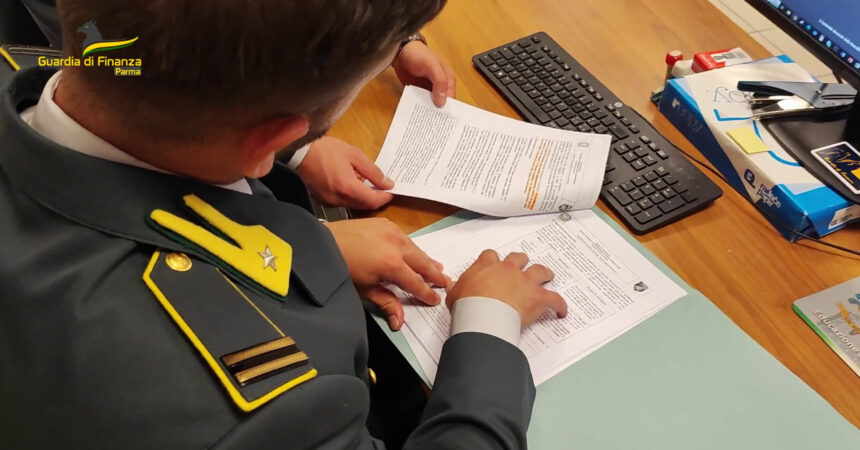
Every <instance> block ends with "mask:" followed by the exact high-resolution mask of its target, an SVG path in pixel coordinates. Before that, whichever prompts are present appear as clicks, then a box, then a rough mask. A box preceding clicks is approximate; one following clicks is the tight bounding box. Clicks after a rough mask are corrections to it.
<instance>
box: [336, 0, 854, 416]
mask: <svg viewBox="0 0 860 450" xmlns="http://www.w3.org/2000/svg"><path fill="white" fill-rule="evenodd" d="M541 30H542V31H546V32H547V33H549V35H550V36H552V37H553V38H554V39H555V40H556V41H558V42H559V44H561V45H562V47H564V48H565V49H566V50H567V51H568V52H569V53H570V54H571V55H573V56H574V57H575V58H577V59H578V60H579V61H580V62H581V63H582V64H583V65H584V66H585V67H586V68H588V70H589V71H590V72H592V73H593V74H594V75H595V76H597V77H598V78H599V79H600V80H601V81H602V82H603V83H604V84H605V85H606V86H607V87H609V88H610V89H612V90H613V91H614V92H615V94H616V95H617V96H618V97H620V98H621V100H622V101H624V102H625V103H627V104H628V105H630V106H631V107H633V108H635V109H636V110H638V111H639V112H640V113H642V114H643V115H644V116H645V117H646V118H647V119H648V120H649V121H650V122H651V123H652V124H654V125H655V127H656V128H657V129H658V130H659V131H660V132H661V133H663V134H664V135H665V136H666V137H667V138H669V140H671V141H672V142H674V143H675V144H676V145H678V146H680V147H681V148H682V149H684V150H686V151H688V152H691V154H694V155H697V156H699V157H700V155H701V154H700V153H699V152H698V150H696V149H695V147H693V145H691V144H690V142H689V141H687V140H686V139H685V138H684V137H683V136H682V135H681V133H679V132H678V131H677V130H676V129H675V128H674V126H672V124H671V123H669V122H668V121H667V120H666V119H665V118H664V117H663V116H662V115H661V114H660V112H659V111H658V110H657V108H656V107H655V106H654V105H652V104H651V103H650V102H649V100H648V96H649V93H650V92H651V90H652V89H654V88H655V87H657V86H659V85H660V84H661V83H662V82H663V76H664V73H665V66H664V64H663V58H664V55H665V54H666V52H667V51H668V50H671V49H676V48H677V49H680V50H682V51H683V52H684V54H685V55H687V56H691V55H692V54H693V53H694V52H697V51H705V50H713V49H719V48H728V47H735V46H741V47H743V48H744V49H745V50H746V51H747V52H749V53H750V54H751V55H752V56H753V57H754V58H763V57H767V56H770V55H769V53H768V52H767V50H765V49H764V48H763V47H761V46H760V45H759V44H758V43H757V42H756V41H754V40H753V39H751V38H750V37H749V36H748V35H747V34H745V33H744V32H743V31H742V30H741V29H740V28H738V27H737V26H736V25H735V24H734V23H732V22H731V21H730V20H729V19H728V18H726V17H725V16H724V15H722V14H721V13H720V12H719V11H718V10H717V9H715V8H714V7H713V6H711V4H710V3H708V2H707V1H706V0H690V1H683V2H679V1H675V0H575V1H574V0H571V1H560V0H528V1H525V0H521V1H514V0H506V1H497V0H459V1H449V2H448V5H447V7H446V8H445V10H444V11H443V12H442V14H441V15H440V16H439V17H438V18H437V19H436V20H435V21H434V22H432V23H431V24H430V25H429V26H428V27H427V28H426V29H425V30H424V34H425V35H426V36H427V38H428V40H429V42H430V45H431V46H432V47H433V49H435V50H436V51H437V52H438V53H440V54H441V55H442V56H443V57H444V58H446V60H447V61H448V62H449V63H450V64H451V66H452V67H453V68H454V71H455V72H456V73H457V77H458V84H457V98H458V99H460V100H463V101H465V102H468V103H471V104H473V105H477V106H479V107H481V108H484V109H487V110H490V111H493V112H496V113H499V114H504V115H507V116H510V117H518V116H517V114H516V113H515V112H514V110H513V109H512V108H511V107H510V106H508V104H507V103H506V102H505V100H504V99H503V98H502V97H501V96H500V95H499V94H497V93H496V92H495V91H494V90H493V88H492V87H491V86H490V85H489V84H488V83H487V82H486V81H485V80H484V79H483V78H482V77H481V75H479V74H478V72H477V71H476V70H475V69H474V68H473V67H472V65H471V58H472V56H473V55H475V54H476V53H479V52H481V51H484V50H488V49H490V48H493V47H496V46H498V45H501V44H504V43H507V42H510V41H513V40H515V39H518V38H520V37H522V36H525V35H527V34H530V33H533V32H536V31H541ZM400 92H401V86H400V84H399V82H398V81H397V78H396V77H395V76H394V74H393V72H391V71H390V70H389V71H388V72H386V73H384V74H382V75H381V76H380V77H378V78H377V79H376V80H374V81H373V82H371V83H370V84H369V85H368V86H367V87H366V88H365V89H364V90H363V91H362V93H361V94H360V95H359V97H358V98H357V99H356V101H355V103H354V105H353V106H352V108H351V109H350V110H349V111H348V112H347V114H346V115H345V116H344V117H343V119H342V120H341V121H340V122H339V123H338V124H337V125H336V126H335V127H334V129H333V130H332V131H331V133H330V134H331V135H333V136H336V137H339V138H341V139H344V140H346V141H348V142H350V143H352V144H355V145H358V146H359V147H361V148H362V149H364V151H365V152H366V153H367V154H368V155H369V156H371V157H372V158H375V157H376V154H377V153H378V151H379V148H380V146H381V145H382V142H383V141H384V139H385V135H386V133H387V131H388V126H389V124H390V122H391V118H392V116H393V114H394V110H395V108H396V106H397V102H398V99H399V97H400ZM705 173H706V174H708V173H707V172H705ZM708 175H710V174H708ZM712 178H714V177H712ZM714 181H716V182H717V184H718V185H719V186H720V187H721V188H722V189H723V192H724V195H723V197H722V198H720V199H718V200H717V201H716V202H715V203H714V204H713V205H711V206H710V207H708V208H707V209H705V210H703V211H700V212H698V213H696V214H694V215H692V216H690V217H687V218H685V219H683V220H681V221H680V222H677V223H675V224H672V225H670V226H667V227H664V228H661V229H659V230H657V231H654V232H652V233H649V234H646V235H644V236H639V237H638V239H639V241H640V242H641V243H643V244H644V245H645V246H646V247H648V249H649V250H651V251H652V252H654V253H655V254H656V255H657V256H658V257H660V258H661V259H662V260H663V261H664V262H665V263H666V264H667V265H668V266H669V267H671V268H672V270H674V271H675V272H676V273H678V274H679V275H680V276H681V277H682V278H683V279H684V280H685V281H686V282H687V283H689V284H690V285H691V286H693V287H694V288H696V289H698V290H700V291H701V292H702V293H704V294H705V295H706V296H707V297H708V298H710V299H711V301H713V302H714V303H715V304H716V305H717V306H718V307H719V308H720V309H721V310H722V311H723V312H724V313H725V314H726V315H728V316H729V317H730V318H731V319H732V320H733V321H734V322H735V323H736V324H738V325H739V326H740V327H741V328H743V330H744V331H746V332H747V333H748V334H749V335H750V336H752V337H753V339H755V340H756V341H757V342H758V343H759V344H760V345H762V346H763V347H764V348H765V349H767V351H769V352H770V353H771V354H772V355H773V356H775V357H776V358H777V359H779V360H780V361H781V362H782V363H783V364H784V365H785V366H787V367H788V368H789V369H790V370H791V371H792V372H794V373H795V374H797V375H798V376H799V377H800V378H802V379H803V380H804V381H805V382H806V383H808V384H809V385H810V386H812V388H813V389H815V390H816V391H818V393H820V394H821V395H822V396H823V397H824V398H825V399H827V401H829V402H830V403H831V404H832V405H833V406H834V407H835V408H836V409H837V410H838V411H839V412H840V413H842V415H844V416H845V417H846V418H847V419H848V420H849V421H851V422H852V423H854V425H855V426H858V427H860V378H858V377H857V375H855V374H854V372H852V371H851V370H850V369H849V368H848V366H847V365H845V363H843V362H842V361H841V360H840V359H839V358H838V357H837V356H836V355H835V354H834V353H833V352H832V351H831V350H830V349H829V348H828V347H827V345H825V344H824V342H822V340H821V339H820V338H818V337H817V336H816V335H815V333H814V332H813V331H812V330H811V329H810V328H809V327H808V326H807V325H806V324H804V323H803V321H801V320H800V318H798V317H797V316H796V315H795V313H794V312H793V311H792V309H791V304H792V302H793V301H794V300H795V299H797V298H800V297H803V296H806V295H809V294H811V293H814V292H817V291H820V290H822V289H825V288H827V287H830V286H833V285H835V284H838V283H841V282H843V281H846V280H848V279H850V278H853V277H856V276H858V275H860V258H857V257H851V256H849V255H847V254H845V253H841V252H838V251H835V250H831V249H828V248H825V247H822V246H820V245H817V244H815V243H812V242H808V241H802V242H798V243H795V244H790V243H788V242H787V241H786V240H785V239H783V238H782V237H780V235H779V234H778V233H777V232H776V231H775V230H774V228H773V227H772V226H771V225H770V224H769V223H768V222H767V221H765V219H764V218H763V217H762V216H761V215H760V214H759V213H758V212H757V211H756V210H755V208H754V207H753V206H752V205H751V204H750V203H749V202H747V201H746V200H745V199H744V198H743V197H742V196H741V195H740V194H738V193H736V192H735V191H734V190H733V189H732V188H731V187H730V186H728V185H726V184H725V183H723V182H722V181H719V180H716V179H715V180H714ZM599 205H600V208H602V209H603V210H604V211H606V212H608V213H609V214H610V215H612V212H611V211H610V210H609V209H608V208H607V207H606V206H605V205H604V204H603V203H602V202H601V203H599ZM455 211H456V209H455V208H453V207H450V206H447V205H442V204H438V203H433V202H429V201H424V200H417V199H408V198H402V197H401V198H396V199H395V200H394V201H393V202H392V203H391V205H389V206H388V207H386V208H384V209H382V210H380V211H378V212H375V213H374V214H373V215H378V216H382V217H387V218H389V219H391V220H392V221H394V222H395V223H397V224H398V225H399V226H400V227H401V228H402V229H403V231H404V232H407V233H410V232H412V231H415V230H417V229H419V228H421V227H424V226H426V225H429V224H430V223H433V222H435V221H436V220H439V219H441V218H442V217H444V216H447V215H449V214H452V213H453V212H455ZM613 217H614V216H613ZM619 223H620V221H619ZM826 241H828V242H832V243H837V244H840V245H843V246H848V247H852V248H855V249H856V248H860V227H858V226H856V225H855V226H853V227H851V228H850V229H845V230H842V231H839V232H838V233H836V234H835V235H832V236H829V237H827V238H826Z"/></svg>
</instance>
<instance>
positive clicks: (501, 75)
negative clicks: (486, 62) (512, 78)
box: [495, 70, 508, 78]
mask: <svg viewBox="0 0 860 450" xmlns="http://www.w3.org/2000/svg"><path fill="white" fill-rule="evenodd" d="M495 75H496V78H504V77H506V76H508V74H506V73H505V71H504V70H497V71H496V74H495Z"/></svg>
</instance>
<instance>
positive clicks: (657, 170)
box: [654, 166, 669, 177]
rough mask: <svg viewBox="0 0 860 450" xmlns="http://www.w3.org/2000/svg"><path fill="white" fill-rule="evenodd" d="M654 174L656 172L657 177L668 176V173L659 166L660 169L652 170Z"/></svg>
mask: <svg viewBox="0 0 860 450" xmlns="http://www.w3.org/2000/svg"><path fill="white" fill-rule="evenodd" d="M654 172H656V173H657V175H659V176H661V177H665V176H666V175H669V171H668V170H666V168H665V167H663V166H660V167H658V168H656V169H654Z"/></svg>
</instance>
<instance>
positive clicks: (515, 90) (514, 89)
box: [505, 83, 549, 123]
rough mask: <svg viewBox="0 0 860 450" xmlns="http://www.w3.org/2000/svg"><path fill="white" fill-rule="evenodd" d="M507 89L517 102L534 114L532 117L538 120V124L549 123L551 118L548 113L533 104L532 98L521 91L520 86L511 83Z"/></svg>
mask: <svg viewBox="0 0 860 450" xmlns="http://www.w3.org/2000/svg"><path fill="white" fill-rule="evenodd" d="M505 87H507V88H508V91H509V92H510V93H511V94H513V95H514V97H516V99H517V100H519V102H520V104H522V105H523V106H525V108H526V109H528V111H529V112H530V113H532V115H533V116H534V117H535V119H537V121H538V122H540V123H547V122H549V116H547V115H546V113H545V112H544V111H542V110H541V109H540V107H539V106H537V105H536V104H535V103H534V102H532V101H531V98H529V96H528V95H527V94H526V93H525V92H523V90H522V89H520V87H519V86H517V85H515V84H513V83H511V84H508V85H507V86H505Z"/></svg>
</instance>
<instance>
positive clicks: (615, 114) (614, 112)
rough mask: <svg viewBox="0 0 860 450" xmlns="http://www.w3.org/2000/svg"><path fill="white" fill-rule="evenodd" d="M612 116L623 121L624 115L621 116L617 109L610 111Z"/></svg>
mask: <svg viewBox="0 0 860 450" xmlns="http://www.w3.org/2000/svg"><path fill="white" fill-rule="evenodd" d="M612 115H613V116H615V117H617V118H618V119H624V115H622V114H621V111H619V110H617V109H616V110H615V111H612Z"/></svg>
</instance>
